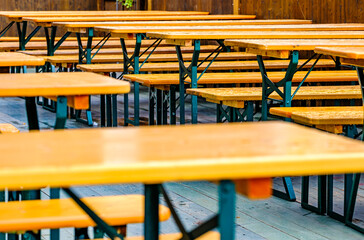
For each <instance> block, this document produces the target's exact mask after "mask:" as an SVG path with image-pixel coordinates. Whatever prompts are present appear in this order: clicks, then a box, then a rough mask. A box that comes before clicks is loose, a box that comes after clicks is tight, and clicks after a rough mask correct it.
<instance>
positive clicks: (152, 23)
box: [52, 19, 312, 28]
mask: <svg viewBox="0 0 364 240" xmlns="http://www.w3.org/2000/svg"><path fill="white" fill-rule="evenodd" d="M311 23H312V21H310V20H301V19H266V20H261V19H260V20H259V19H257V20H209V21H203V20H199V21H192V20H191V21H150V22H146V21H139V22H138V21H132V22H130V21H129V22H117V21H116V22H115V21H114V22H53V23H52V25H54V26H64V27H67V28H87V27H95V26H129V27H132V26H134V27H135V26H144V27H145V26H195V25H199V26H220V25H221V26H224V25H278V24H285V25H288V24H311Z"/></svg>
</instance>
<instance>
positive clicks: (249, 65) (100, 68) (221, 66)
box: [77, 59, 335, 73]
mask: <svg viewBox="0 0 364 240" xmlns="http://www.w3.org/2000/svg"><path fill="white" fill-rule="evenodd" d="M304 62H305V60H300V62H299V65H301V64H303V63H304ZM208 64H209V63H208V62H205V63H203V64H202V65H201V66H200V67H199V68H198V70H204V69H205V68H206V66H207V65H208ZM288 64H289V60H266V61H265V62H264V65H265V67H266V68H267V69H282V68H286V67H287V66H288ZM311 66H312V63H311V64H307V65H305V68H310V67H311ZM316 67H318V68H330V67H335V62H334V61H333V60H331V59H321V60H320V61H319V62H318V63H317V64H316ZM77 68H78V69H81V70H83V71H86V72H96V73H109V72H123V70H124V66H123V65H122V64H80V65H78V66H77ZM252 69H254V70H257V69H259V65H258V62H257V61H256V60H255V61H214V62H213V63H212V64H211V66H210V67H209V69H208V70H213V71H221V70H225V71H227V70H252ZM140 71H143V72H178V71H179V64H178V62H165V63H146V64H144V65H143V67H142V68H141V69H140Z"/></svg>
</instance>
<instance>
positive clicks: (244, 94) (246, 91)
mask: <svg viewBox="0 0 364 240" xmlns="http://www.w3.org/2000/svg"><path fill="white" fill-rule="evenodd" d="M281 91H283V89H282V90H281ZM293 91H295V87H293V88H292V92H293ZM186 92H187V93H188V94H191V95H197V96H200V97H202V98H206V99H212V100H215V101H226V100H229V101H261V100H262V88H261V87H259V88H257V87H252V88H202V89H199V88H195V89H187V90H186ZM270 97H271V98H274V99H281V98H280V96H279V95H278V94H277V93H272V94H271V95H270ZM361 97H362V95H361V90H360V87H359V86H318V87H301V88H300V90H299V91H298V92H297V94H296V95H295V97H294V98H293V100H314V99H316V100H318V99H361Z"/></svg>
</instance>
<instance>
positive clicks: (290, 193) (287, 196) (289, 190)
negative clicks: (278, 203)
mask: <svg viewBox="0 0 364 240" xmlns="http://www.w3.org/2000/svg"><path fill="white" fill-rule="evenodd" d="M282 180H283V185H284V189H285V192H281V191H278V190H276V189H273V196H276V197H279V198H282V199H284V200H287V201H291V202H294V201H296V195H295V193H294V190H293V185H292V180H291V178H290V177H283V178H282Z"/></svg>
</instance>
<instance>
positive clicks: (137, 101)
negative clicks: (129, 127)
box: [134, 82, 140, 126]
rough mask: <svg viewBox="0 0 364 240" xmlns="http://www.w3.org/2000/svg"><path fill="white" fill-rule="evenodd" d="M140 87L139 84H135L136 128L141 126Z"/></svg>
mask: <svg viewBox="0 0 364 240" xmlns="http://www.w3.org/2000/svg"><path fill="white" fill-rule="evenodd" d="M139 86H140V84H139V83H137V82H134V126H139V124H140V121H139V113H140V105H139Z"/></svg>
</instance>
